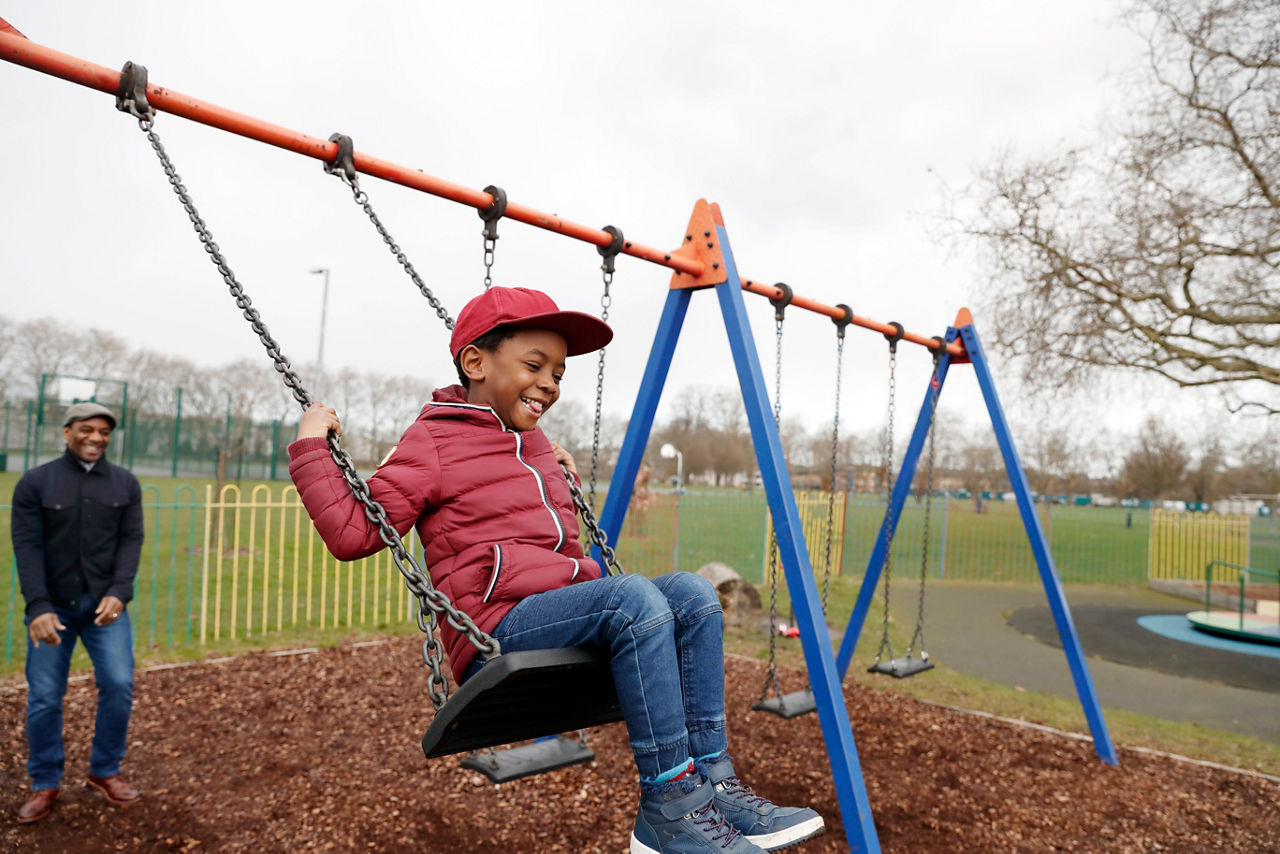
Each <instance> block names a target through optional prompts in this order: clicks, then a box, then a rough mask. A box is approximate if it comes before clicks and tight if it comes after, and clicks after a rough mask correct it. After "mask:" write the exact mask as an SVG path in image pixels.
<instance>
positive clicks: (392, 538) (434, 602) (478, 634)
mask: <svg viewBox="0 0 1280 854" xmlns="http://www.w3.org/2000/svg"><path fill="white" fill-rule="evenodd" d="M146 73H147V71H146V68H144V67H143V66H140V65H135V64H134V63H132V62H127V63H125V66H124V69H123V70H122V72H121V76H120V87H119V89H118V90H117V92H116V107H117V109H119V110H121V111H122V112H127V113H130V114H132V115H133V116H135V117H136V118H137V119H138V127H140V128H141V129H142V130H143V132H144V133H146V135H147V139H148V141H149V142H150V143H151V147H152V148H153V149H154V150H155V152H156V156H157V157H158V158H159V159H160V164H161V165H162V166H163V167H164V173H165V175H166V176H167V177H168V179H169V184H170V186H172V187H173V191H174V193H175V194H177V196H178V198H179V200H181V202H182V207H183V209H184V210H185V211H186V212H187V217H188V218H189V219H190V220H191V224H192V227H193V228H194V229H195V231H196V234H197V235H199V238H200V243H201V244H202V245H203V246H204V251H205V252H206V253H207V254H208V255H209V259H210V260H211V261H213V264H214V266H215V267H217V268H218V272H219V273H220V274H222V280H223V281H224V282H226V285H227V288H228V290H230V292H231V295H232V297H234V298H235V302H236V307H237V308H239V309H240V311H241V312H242V313H243V314H244V317H245V319H246V320H248V321H249V325H250V326H251V327H253V331H254V332H255V333H257V336H258V340H260V341H261V342H262V344H263V346H264V347H266V350H267V355H269V356H270V357H271V361H272V363H273V365H274V366H275V369H276V371H277V372H278V373H279V374H280V375H281V379H282V381H283V382H284V384H285V387H286V388H288V389H289V391H290V392H292V394H293V397H294V399H295V400H297V401H298V403H300V404H301V405H302V408H303V409H306V408H308V407H310V406H311V403H312V400H311V395H310V394H308V393H307V391H306V389H304V388H303V387H302V383H301V381H300V380H299V379H298V375H297V374H296V373H294V371H293V368H292V367H291V366H290V365H289V360H288V359H286V358H285V356H284V354H283V353H282V352H281V351H280V345H279V344H277V343H276V341H275V339H274V338H272V337H271V333H270V332H269V331H268V330H267V327H266V324H264V323H263V322H262V316H261V314H260V313H259V312H258V310H257V309H256V308H254V307H253V303H252V301H251V300H250V299H249V296H248V295H247V294H246V293H245V292H244V287H243V286H242V285H241V284H240V282H239V281H237V280H236V277H235V274H234V273H233V272H232V271H231V268H230V267H229V266H228V265H227V260H226V258H224V257H223V255H222V251H221V250H220V249H219V248H218V244H217V243H215V242H214V240H213V235H212V234H211V233H210V231H209V229H208V227H207V226H206V225H205V222H204V220H203V219H202V218H201V217H200V214H199V213H198V212H197V211H196V208H195V204H194V203H193V202H192V201H191V197H190V196H189V195H188V194H187V188H186V187H185V186H184V185H183V183H182V179H181V178H180V177H179V176H178V173H177V170H176V169H174V166H173V163H172V161H170V160H169V155H168V154H167V153H166V152H165V149H164V146H163V145H162V144H161V143H160V137H159V136H157V135H156V133H155V131H154V130H152V120H153V119H154V117H155V111H154V110H153V109H152V108H151V105H150V104H148V103H147V100H146V86H147V84H146ZM375 224H376V223H375ZM384 239H385V238H384ZM392 245H393V251H394V244H392ZM398 257H399V256H398ZM415 281H416V279H415ZM424 293H429V292H426V291H425V288H424ZM433 304H434V303H433ZM327 441H328V444H329V453H330V455H331V456H332V457H333V461H334V463H335V464H336V465H337V466H338V470H339V471H341V472H342V476H343V478H344V479H345V480H346V481H347V483H348V484H349V485H350V486H351V492H352V495H354V496H355V499H356V500H357V501H358V502H360V504H361V506H362V507H363V508H364V513H365V516H366V517H367V518H368V519H369V521H371V522H373V523H374V524H375V525H377V526H378V535H379V536H380V537H381V538H382V541H383V543H384V544H386V546H387V548H388V549H389V550H390V551H391V558H392V560H393V561H394V562H395V565H396V569H398V570H399V571H400V574H401V575H402V576H404V580H405V586H406V587H408V588H409V592H410V593H412V594H413V595H414V596H415V597H416V598H417V600H418V613H417V623H418V628H419V629H421V630H422V631H423V632H424V633H425V634H426V636H427V638H426V640H424V641H423V642H422V660H423V661H424V662H425V663H426V665H427V667H428V668H430V670H431V678H430V681H429V683H428V685H427V692H428V694H429V695H430V696H431V704H432V705H433V706H434V707H435V708H436V709H439V708H440V707H441V706H443V705H444V703H445V700H447V699H448V697H449V684H448V682H447V681H446V680H445V677H444V672H443V670H442V668H441V662H442V661H443V660H444V651H443V650H442V649H441V646H440V641H439V640H437V639H436V636H435V627H436V617H437V616H440V615H444V618H445V619H446V620H447V621H448V623H449V625H450V626H452V627H453V628H454V629H456V630H457V631H459V632H461V633H463V634H465V635H466V636H467V640H469V641H470V642H471V643H472V645H474V646H475V647H476V649H478V650H479V651H480V652H481V653H482V654H483V655H484V656H485V657H486V658H492V657H493V656H496V655H498V654H499V653H500V652H501V648H500V647H499V645H498V642H497V641H496V640H494V639H493V638H492V637H490V636H489V635H488V634H487V633H486V632H484V631H481V630H480V627H479V626H477V625H476V624H475V622H474V621H473V620H472V619H471V618H470V617H468V616H467V615H466V614H464V613H462V612H461V611H459V610H458V609H457V608H455V607H453V603H451V602H450V601H449V597H447V596H446V595H444V594H443V593H441V592H440V591H438V590H436V589H435V587H433V586H432V584H431V577H430V576H428V575H427V573H426V572H424V571H423V570H422V568H421V567H420V566H418V564H417V562H416V561H415V560H414V559H413V555H412V554H410V553H409V550H408V549H407V548H405V545H404V542H403V541H402V540H401V539H400V534H399V533H397V531H396V529H395V528H394V527H393V526H392V525H391V523H390V522H389V521H388V520H387V514H386V511H385V510H384V509H383V507H382V505H381V504H379V503H378V502H377V501H375V500H374V499H373V497H372V496H371V495H370V494H369V487H368V484H366V483H365V482H364V480H363V479H362V478H361V477H360V474H359V473H358V472H357V471H356V468H355V463H354V462H353V461H352V459H351V455H350V454H348V453H347V452H346V451H345V450H343V449H342V448H341V447H340V446H339V444H338V438H337V437H336V436H335V435H334V434H333V433H330V434H329V436H328V439H327Z"/></svg>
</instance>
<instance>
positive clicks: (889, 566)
mask: <svg viewBox="0 0 1280 854" xmlns="http://www.w3.org/2000/svg"><path fill="white" fill-rule="evenodd" d="M897 329H898V330H899V332H898V336H897V337H890V336H889V335H887V334H886V335H885V337H886V338H889V414H888V420H887V423H886V425H885V431H884V481H885V502H884V528H885V534H884V566H883V569H882V572H883V573H884V628H883V631H882V632H881V634H880V649H878V650H877V651H876V660H875V661H874V662H873V663H872V666H873V667H874V666H875V665H876V664H879V663H880V659H881V658H883V657H884V654H885V653H886V652H887V653H888V654H889V658H893V646H892V644H890V642H889V587H890V584H891V582H892V579H893V412H894V407H895V406H896V402H895V397H896V395H897V382H898V381H897V378H896V375H895V374H896V371H897V367H898V341H899V339H900V338H901V334H902V333H901V329H902V327H901V326H898V327H897Z"/></svg>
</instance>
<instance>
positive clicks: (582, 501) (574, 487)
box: [564, 468, 626, 575]
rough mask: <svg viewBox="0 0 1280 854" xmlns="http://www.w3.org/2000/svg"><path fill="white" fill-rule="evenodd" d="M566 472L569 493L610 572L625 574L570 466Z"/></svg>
mask: <svg viewBox="0 0 1280 854" xmlns="http://www.w3.org/2000/svg"><path fill="white" fill-rule="evenodd" d="M564 474H565V477H566V478H567V479H568V481H569V493H570V494H571V495H572V496H573V504H574V506H575V507H577V508H578V512H579V513H580V514H581V515H582V521H583V522H586V523H587V534H588V535H589V536H590V537H591V542H592V543H594V544H595V545H596V546H598V547H599V548H600V554H601V556H603V557H604V562H605V565H606V566H607V567H608V568H609V574H610V575H623V574H624V573H625V572H626V570H624V569H623V568H622V566H621V565H620V564H619V563H618V557H617V555H616V554H614V551H613V549H612V548H611V547H610V546H609V538H608V537H606V536H605V535H604V531H602V530H601V529H600V523H599V522H597V521H596V514H595V511H594V510H592V509H591V505H590V504H588V503H587V499H586V497H585V496H584V495H583V494H582V490H581V489H579V488H578V484H577V483H575V482H574V480H573V474H572V473H570V471H569V469H568V468H565V470H564Z"/></svg>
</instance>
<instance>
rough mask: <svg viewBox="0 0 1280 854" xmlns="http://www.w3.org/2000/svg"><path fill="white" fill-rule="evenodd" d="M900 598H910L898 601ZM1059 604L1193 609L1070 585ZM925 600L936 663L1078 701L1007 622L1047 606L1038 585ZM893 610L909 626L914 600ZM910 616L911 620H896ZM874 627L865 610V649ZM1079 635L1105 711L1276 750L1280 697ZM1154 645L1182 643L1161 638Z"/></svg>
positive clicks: (1050, 663) (1061, 661) (1044, 651)
mask: <svg viewBox="0 0 1280 854" xmlns="http://www.w3.org/2000/svg"><path fill="white" fill-rule="evenodd" d="M907 598H910V599H911V601H909V602H906V601H903V600H904V599H907ZM1067 602H1068V604H1070V605H1071V606H1077V605H1093V606H1104V607H1114V608H1118V609H1119V608H1125V609H1134V608H1140V609H1147V608H1149V609H1150V610H1151V611H1152V612H1153V613H1154V612H1159V611H1170V610H1179V609H1181V610H1186V611H1190V610H1194V609H1195V605H1194V603H1191V602H1189V601H1187V600H1184V599H1178V598H1176V597H1172V596H1166V595H1164V594H1161V593H1156V592H1153V591H1150V590H1145V589H1125V590H1120V589H1113V588H1105V589H1099V588H1094V587H1071V588H1068V589H1067ZM926 603H927V605H926V622H925V628H926V631H925V637H926V639H927V641H928V644H927V648H928V650H929V652H930V654H931V655H932V656H933V657H934V658H935V659H936V660H937V661H938V662H940V663H943V664H945V665H946V666H948V667H951V668H953V669H955V670H958V671H960V672H962V673H968V674H970V675H973V676H980V677H982V678H984V679H990V680H992V681H994V682H999V683H1001V684H1004V685H1017V686H1021V687H1023V688H1026V689H1028V690H1032V691H1042V692H1044V693H1047V694H1053V695H1056V696H1059V697H1065V698H1068V699H1071V700H1077V701H1078V696H1077V694H1076V690H1075V683H1074V682H1073V681H1072V679H1071V672H1070V670H1069V668H1068V666H1067V659H1066V656H1065V655H1064V654H1063V652H1062V650H1061V649H1060V648H1059V647H1056V646H1051V645H1049V644H1047V643H1044V642H1042V641H1039V640H1037V639H1035V638H1034V637H1030V636H1028V635H1026V634H1023V633H1022V632H1020V631H1018V630H1017V629H1015V628H1013V627H1012V626H1010V625H1009V623H1008V622H1007V619H1006V618H1007V616H1008V615H1009V614H1011V613H1013V612H1015V611H1018V610H1019V609H1023V608H1029V607H1034V606H1040V605H1046V604H1047V599H1046V597H1045V593H1044V588H1043V587H1041V586H1039V585H1008V584H973V583H966V584H951V583H948V582H941V581H940V582H932V581H931V582H930V583H929V588H928V593H927V599H926ZM895 605H896V606H897V607H895V609H894V617H895V619H896V620H898V621H900V622H899V624H900V625H913V624H914V611H915V599H914V596H912V597H906V596H903V597H900V598H897V599H896V601H895ZM899 609H901V610H899ZM908 619H910V620H912V622H911V623H905V622H902V621H905V620H908ZM879 625H880V624H879V618H878V612H877V611H876V609H874V608H873V609H872V615H871V617H870V618H869V619H868V625H867V627H866V628H864V630H863V643H869V642H871V639H872V637H873V633H875V632H878V631H879ZM1077 630H1078V631H1080V634H1081V645H1082V646H1083V647H1084V650H1085V655H1086V658H1087V660H1088V665H1089V672H1090V674H1091V676H1092V678H1093V684H1094V689H1095V690H1096V691H1097V693H1098V699H1099V701H1100V702H1101V703H1102V706H1103V708H1104V709H1108V708H1113V709H1124V710H1127V711H1132V712H1140V713H1142V714H1146V715H1152V716H1153V717H1158V718H1163V719H1165V720H1174V721H1187V722H1191V723H1199V724H1204V725H1206V726H1210V727H1214V728H1216V729H1222V730H1227V731H1229V732H1236V733H1241V734H1243V735H1250V736H1254V737H1256V738H1261V739H1264V740H1266V741H1269V742H1274V743H1278V744H1280V714H1277V712H1280V694H1278V693H1273V692H1269V691H1261V690H1251V689H1248V688H1241V687H1233V686H1231V685H1226V684H1221V683H1219V682H1214V681H1208V680H1205V679H1199V678H1188V677H1186V676H1176V675H1171V674H1168V673H1162V672H1160V671H1158V670H1154V669H1149V668H1145V667H1136V666H1132V665H1128V664H1120V663H1117V662H1114V661H1109V660H1106V659H1105V658H1101V657H1099V655H1098V654H1097V653H1098V652H1099V651H1100V650H1104V649H1105V648H1106V646H1107V642H1108V639H1105V638H1100V637H1099V636H1097V635H1090V634H1087V633H1086V632H1085V631H1084V630H1083V629H1082V628H1081V627H1079V626H1078V627H1077ZM1090 631H1097V630H1096V629H1092V628H1091V629H1090ZM1157 642H1163V643H1165V644H1172V645H1177V644H1179V643H1180V642H1179V641H1175V640H1169V639H1166V638H1159V641H1157ZM860 646H861V644H860ZM1171 649H1175V650H1176V647H1172V648H1171Z"/></svg>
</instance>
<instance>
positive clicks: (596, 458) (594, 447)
mask: <svg viewBox="0 0 1280 854" xmlns="http://www.w3.org/2000/svg"><path fill="white" fill-rule="evenodd" d="M600 269H601V271H602V272H601V274H600V277H601V279H602V280H603V281H604V292H603V293H602V294H601V295H600V320H601V321H602V322H604V323H608V322H609V306H610V305H612V304H613V297H611V296H609V286H610V285H612V284H613V271H612V270H610V269H608V268H607V266H605V265H601V267H600ZM604 351H605V348H604V347H601V348H600V360H599V362H598V363H597V364H596V417H595V420H594V421H593V422H592V426H591V492H590V496H589V498H588V503H590V504H591V506H592V507H593V508H594V507H595V506H596V477H597V475H598V472H599V468H600V416H601V406H602V405H603V402H604Z"/></svg>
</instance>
